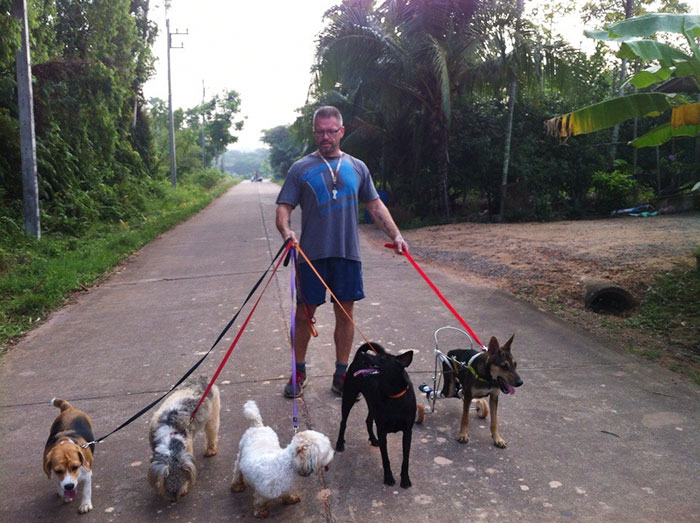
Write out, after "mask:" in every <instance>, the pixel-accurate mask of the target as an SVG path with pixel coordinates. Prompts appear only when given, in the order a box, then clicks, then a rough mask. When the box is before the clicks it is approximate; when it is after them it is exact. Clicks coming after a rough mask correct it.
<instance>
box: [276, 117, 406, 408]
mask: <svg viewBox="0 0 700 523" xmlns="http://www.w3.org/2000/svg"><path fill="white" fill-rule="evenodd" d="M312 124H313V135H314V139H315V140H316V143H317V145H318V149H317V150H316V151H315V152H314V153H312V154H309V155H307V156H305V157H304V158H302V159H300V160H298V161H296V162H295V163H294V164H293V165H292V167H291V168H290V169H289V173H288V174H287V179H286V180H285V182H284V186H283V187H282V190H281V191H280V194H279V196H278V197H277V229H278V230H279V232H280V234H281V235H282V238H283V239H285V240H286V239H288V238H291V240H292V241H293V242H296V241H297V238H296V235H295V233H294V231H292V229H291V221H290V217H291V214H292V210H293V209H294V208H295V207H296V206H297V205H301V243H300V245H301V248H302V250H303V251H304V252H305V253H306V255H307V256H308V257H309V259H310V260H311V261H312V262H313V265H314V267H316V269H317V270H318V272H319V273H320V274H321V276H322V277H323V279H324V280H325V281H326V283H328V285H329V286H330V288H331V290H332V291H333V294H335V295H336V296H337V298H338V300H339V301H340V305H342V307H343V308H344V309H345V310H346V311H347V313H348V314H349V315H350V317H352V314H353V305H354V303H355V301H357V300H361V299H362V298H364V296H365V295H364V291H363V286H362V264H361V261H360V249H359V236H358V228H357V223H358V208H357V204H358V202H359V203H364V204H365V208H366V209H367V210H368V211H369V213H370V216H371V217H372V219H373V220H374V223H375V224H377V226H378V227H379V228H380V229H381V230H382V231H384V233H385V234H386V235H387V236H388V237H389V238H390V239H391V241H392V242H393V243H394V245H395V251H396V252H397V253H401V252H403V250H404V249H405V250H408V244H407V243H406V242H405V241H404V239H403V238H402V237H401V233H400V232H399V229H398V227H397V226H396V224H395V223H394V220H393V219H392V217H391V214H390V213H389V210H388V209H387V208H386V206H385V205H384V203H383V202H382V201H381V200H380V199H379V195H378V194H377V190H376V189H375V187H374V182H373V181H372V176H371V175H370V173H369V170H368V169H367V166H366V165H365V164H364V163H363V162H362V161H360V160H358V159H357V158H354V157H352V156H350V155H349V154H346V153H344V152H342V151H341V150H340V140H341V139H342V138H343V135H344V134H345V127H343V116H342V115H341V114H340V111H339V110H338V109H336V108H335V107H332V106H323V107H320V108H319V109H317V110H316V112H315V113H314V116H313V120H312ZM299 279H300V282H301V285H300V287H301V290H300V293H299V295H300V299H301V298H303V302H300V303H297V310H296V322H295V323H296V324H295V330H296V337H295V342H294V352H295V355H296V362H297V363H296V365H297V367H296V382H297V388H296V390H295V389H294V387H293V384H292V379H291V378H290V380H289V383H287V385H286V386H285V388H284V395H285V396H286V397H288V398H293V397H297V396H299V395H301V393H302V391H303V388H304V386H305V385H306V365H305V361H306V349H307V347H308V345H309V339H310V338H311V330H310V326H309V318H313V316H314V313H315V311H316V307H318V306H319V305H321V304H322V303H324V302H325V299H326V291H325V288H324V286H323V284H322V283H321V282H320V281H319V279H318V277H317V276H316V275H315V274H314V273H313V271H312V270H311V268H310V267H309V266H308V264H307V263H301V264H300V265H299ZM333 312H334V314H335V331H334V333H333V339H334V341H335V354H336V364H335V373H334V374H333V382H332V386H331V390H332V391H333V392H335V393H336V394H342V391H343V383H344V380H345V372H346V370H347V366H348V359H349V357H350V350H351V348H352V340H353V335H354V333H355V331H354V326H353V324H352V322H351V321H350V319H348V317H347V316H345V314H344V313H343V311H342V309H341V308H340V306H339V304H338V303H335V302H334V303H333ZM307 314H308V316H307Z"/></svg>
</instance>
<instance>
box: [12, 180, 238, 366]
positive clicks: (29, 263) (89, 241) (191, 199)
mask: <svg viewBox="0 0 700 523" xmlns="http://www.w3.org/2000/svg"><path fill="white" fill-rule="evenodd" d="M213 174H214V175H215V176H216V178H217V179H218V181H217V182H216V184H215V185H213V186H211V187H207V188H204V187H202V186H201V185H198V184H196V183H193V182H188V181H184V182H183V183H181V184H180V186H179V187H178V189H177V190H174V189H173V188H172V187H171V186H170V182H169V181H168V182H160V183H158V184H156V185H154V186H153V187H152V190H153V191H154V192H155V193H157V198H156V197H154V198H152V199H149V201H148V203H147V204H146V205H145V207H144V209H143V211H142V212H140V213H139V214H137V215H135V216H134V217H132V218H130V219H128V220H125V221H122V220H120V221H118V222H116V223H108V222H104V221H95V222H93V223H91V224H87V225H86V226H85V228H84V230H83V231H82V232H81V234H79V235H75V234H67V233H65V232H49V233H47V234H45V235H44V236H43V237H42V239H41V240H40V241H36V240H33V239H31V238H29V237H27V236H26V235H25V234H24V231H23V230H22V228H21V226H19V225H18V224H17V223H14V222H12V221H10V220H9V219H7V218H5V219H4V221H3V222H2V227H1V228H0V354H1V353H2V352H3V351H4V349H3V348H4V347H5V344H6V343H7V342H8V341H9V340H11V339H13V338H14V337H16V336H19V335H21V334H23V333H24V332H26V331H27V330H28V329H30V328H32V327H33V326H35V325H36V324H37V323H39V322H41V321H42V320H45V319H46V317H47V315H48V314H49V313H50V312H51V311H52V310H54V309H55V308H57V307H59V306H61V305H63V304H64V303H65V301H66V299H68V297H69V296H70V295H71V294H72V293H74V292H79V291H81V290H87V288H88V287H90V286H91V285H94V284H95V283H97V282H99V280H100V279H101V278H102V277H103V276H104V274H105V273H109V272H110V271H111V270H112V269H113V268H114V267H115V266H116V265H117V264H119V262H121V261H122V260H123V259H124V258H126V257H127V256H128V255H130V254H131V253H133V252H135V251H136V250H138V249H139V248H140V247H142V246H143V245H145V244H146V243H148V242H150V241H151V240H153V239H154V238H155V237H156V236H158V235H159V234H160V233H162V232H164V231H166V230H168V229H170V228H171V227H172V226H174V225H176V224H177V223H179V222H181V221H182V220H184V219H186V218H188V217H189V216H191V215H193V214H195V213H196V212H198V211H199V210H201V209H202V208H203V207H205V206H206V205H207V204H208V203H209V202H211V201H212V199H214V198H215V197H216V196H218V195H220V194H222V193H223V192H224V191H225V190H227V189H228V188H229V187H231V186H232V185H233V183H234V182H233V181H232V180H231V179H230V178H229V179H222V178H221V177H220V175H219V173H217V172H216V171H215V172H214V173H213ZM210 176H211V175H210Z"/></svg>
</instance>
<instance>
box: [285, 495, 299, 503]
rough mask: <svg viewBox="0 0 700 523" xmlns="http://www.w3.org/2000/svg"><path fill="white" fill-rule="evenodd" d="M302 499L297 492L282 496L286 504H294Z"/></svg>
mask: <svg viewBox="0 0 700 523" xmlns="http://www.w3.org/2000/svg"><path fill="white" fill-rule="evenodd" d="M300 501H301V497H299V496H298V495H297V494H287V495H286V496H283V497H282V503H284V504H285V505H294V504H295V503H299V502H300Z"/></svg>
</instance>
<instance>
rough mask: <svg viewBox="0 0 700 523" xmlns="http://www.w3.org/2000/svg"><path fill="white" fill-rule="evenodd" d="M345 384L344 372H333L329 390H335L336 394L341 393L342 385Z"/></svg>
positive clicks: (339, 394)
mask: <svg viewBox="0 0 700 523" xmlns="http://www.w3.org/2000/svg"><path fill="white" fill-rule="evenodd" d="M344 384H345V373H344V372H343V373H342V374H333V384H332V385H331V390H332V391H333V392H335V393H336V394H337V395H338V396H342V395H343V385H344Z"/></svg>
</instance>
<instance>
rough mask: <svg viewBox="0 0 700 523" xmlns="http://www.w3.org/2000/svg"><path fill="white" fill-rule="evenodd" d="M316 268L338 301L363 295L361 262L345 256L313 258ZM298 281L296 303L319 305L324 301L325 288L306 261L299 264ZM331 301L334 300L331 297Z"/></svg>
mask: <svg viewBox="0 0 700 523" xmlns="http://www.w3.org/2000/svg"><path fill="white" fill-rule="evenodd" d="M312 263H313V264H314V267H316V270H317V271H318V273H319V274H320V275H321V277H322V278H323V279H324V280H325V282H326V283H327V284H328V286H329V287H330V288H331V290H332V291H333V294H335V295H336V296H337V297H338V300H340V301H357V300H361V299H362V298H364V297H365V293H364V289H363V287H362V263H361V262H359V261H356V260H348V259H346V258H322V259H320V260H313V261H312ZM299 282H301V292H299V289H298V287H297V303H300V302H301V299H302V297H303V299H304V301H305V302H306V303H308V304H309V305H321V304H322V303H325V302H326V288H325V287H324V286H323V283H321V280H319V279H318V276H316V274H314V271H313V270H312V269H311V267H309V264H308V263H300V264H299ZM331 301H335V300H334V299H333V298H331Z"/></svg>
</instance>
